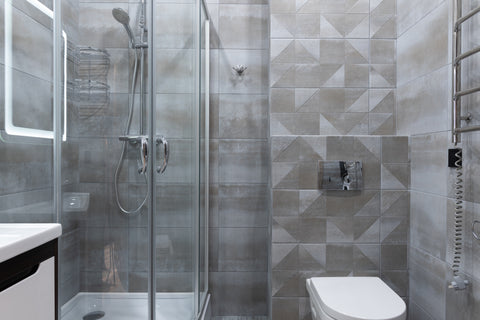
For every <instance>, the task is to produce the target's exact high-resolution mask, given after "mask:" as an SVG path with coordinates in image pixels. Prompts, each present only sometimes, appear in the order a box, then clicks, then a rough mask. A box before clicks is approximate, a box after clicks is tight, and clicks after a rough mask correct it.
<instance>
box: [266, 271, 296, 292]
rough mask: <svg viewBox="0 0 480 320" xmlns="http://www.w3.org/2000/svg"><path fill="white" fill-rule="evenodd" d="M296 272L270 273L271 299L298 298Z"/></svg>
mask: <svg viewBox="0 0 480 320" xmlns="http://www.w3.org/2000/svg"><path fill="white" fill-rule="evenodd" d="M298 281H299V272H298V271H273V272H272V297H274V298H277V297H296V296H298Z"/></svg>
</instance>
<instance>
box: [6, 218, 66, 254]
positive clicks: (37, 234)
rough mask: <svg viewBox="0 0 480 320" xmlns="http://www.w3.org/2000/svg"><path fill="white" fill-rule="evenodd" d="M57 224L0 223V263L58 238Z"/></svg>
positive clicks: (60, 227)
mask: <svg viewBox="0 0 480 320" xmlns="http://www.w3.org/2000/svg"><path fill="white" fill-rule="evenodd" d="M61 234H62V226H61V225H60V224H58V223H0V262H3V261H6V260H8V259H10V258H13V257H15V256H18V255H19V254H22V253H24V252H27V251H28V250H31V249H33V248H36V247H38V246H40V245H42V244H44V243H47V242H48V241H50V240H53V239H56V238H58V237H60V235H61Z"/></svg>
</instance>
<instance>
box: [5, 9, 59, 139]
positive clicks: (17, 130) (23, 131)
mask: <svg viewBox="0 0 480 320" xmlns="http://www.w3.org/2000/svg"><path fill="white" fill-rule="evenodd" d="M26 1H27V2H28V3H30V4H31V5H32V6H34V7H35V8H37V9H38V10H39V11H40V12H42V13H43V14H45V15H46V16H47V17H49V18H50V19H52V20H53V18H54V14H53V11H52V10H50V9H49V8H48V7H47V6H45V5H44V4H43V3H41V2H39V1H38V0H26ZM4 3H5V14H4V21H5V22H4V26H5V48H4V52H5V131H6V132H7V134H9V135H15V136H23V137H33V138H44V139H52V140H53V138H54V134H53V131H48V130H40V129H32V128H25V127H17V126H15V125H14V124H13V91H12V90H13V87H12V79H13V77H12V69H13V46H12V28H13V27H12V23H13V22H12V2H11V0H5V2H4ZM62 37H63V40H64V48H63V50H64V57H63V69H64V71H63V113H64V115H63V121H64V123H63V135H62V140H63V141H66V140H67V49H68V48H67V46H68V40H67V33H66V32H65V31H63V30H62Z"/></svg>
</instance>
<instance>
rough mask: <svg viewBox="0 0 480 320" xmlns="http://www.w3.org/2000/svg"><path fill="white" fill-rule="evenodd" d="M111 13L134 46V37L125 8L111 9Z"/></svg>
mask: <svg viewBox="0 0 480 320" xmlns="http://www.w3.org/2000/svg"><path fill="white" fill-rule="evenodd" d="M112 15H113V17H114V18H115V20H117V21H118V22H120V23H121V24H122V25H123V27H124V28H125V30H126V31H127V34H128V37H129V38H130V44H131V45H132V48H134V47H135V37H134V36H133V32H132V29H131V28H130V24H129V23H130V16H129V15H128V13H127V12H125V10H123V9H122V8H114V9H113V10H112Z"/></svg>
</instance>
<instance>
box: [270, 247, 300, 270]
mask: <svg viewBox="0 0 480 320" xmlns="http://www.w3.org/2000/svg"><path fill="white" fill-rule="evenodd" d="M297 267H298V245H297V244H274V245H272V270H296V269H297Z"/></svg>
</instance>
